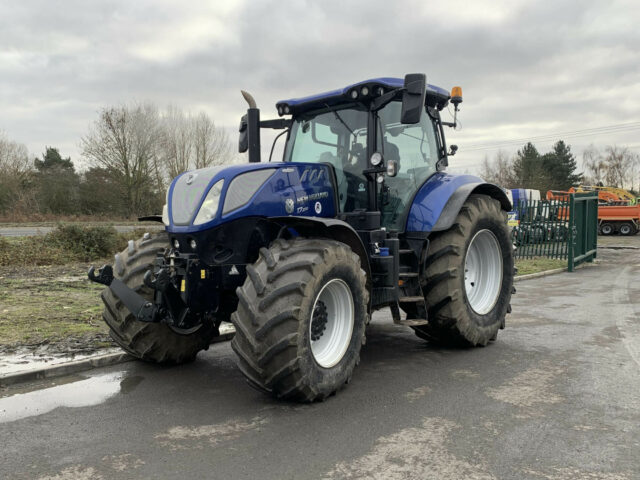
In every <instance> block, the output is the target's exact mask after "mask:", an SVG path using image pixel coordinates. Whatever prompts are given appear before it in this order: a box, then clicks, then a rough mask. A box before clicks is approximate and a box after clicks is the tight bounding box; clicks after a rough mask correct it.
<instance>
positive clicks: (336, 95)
mask: <svg viewBox="0 0 640 480" xmlns="http://www.w3.org/2000/svg"><path fill="white" fill-rule="evenodd" d="M403 86H404V80H403V79H402V78H393V77H381V78H372V79H370V80H363V81H362V82H358V83H354V84H352V85H347V86H346V87H344V88H339V89H336V90H331V91H329V92H324V93H318V94H315V95H310V96H308V97H300V98H290V99H288V100H280V101H279V102H278V103H276V108H277V110H278V115H280V116H282V115H287V114H298V113H303V112H306V111H309V110H313V109H316V108H320V107H323V106H326V105H330V106H334V105H339V104H341V103H352V102H358V101H362V100H364V99H366V98H375V97H376V96H379V95H382V94H383V93H387V92H389V91H391V90H399V89H400V88H402V87H403ZM363 87H366V88H367V89H368V93H367V95H363V94H362V92H363ZM426 90H427V91H426V94H427V95H426V104H427V105H429V106H432V107H437V108H438V109H439V110H441V109H442V108H444V107H445V106H446V105H447V103H448V101H449V98H450V95H449V92H447V91H446V90H445V89H444V88H440V87H437V86H435V85H430V84H427V89H426ZM365 91H366V90H365ZM352 92H357V96H356V97H352V94H353V93H352Z"/></svg>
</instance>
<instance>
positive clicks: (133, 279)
mask: <svg viewBox="0 0 640 480" xmlns="http://www.w3.org/2000/svg"><path fill="white" fill-rule="evenodd" d="M168 247H169V238H168V236H167V234H166V233H165V232H161V233H157V234H154V235H150V234H148V233H147V234H145V236H144V237H143V238H142V239H140V240H138V241H137V242H134V241H133V240H129V245H128V247H127V248H126V249H125V250H124V251H122V252H120V253H119V254H117V255H116V258H115V265H114V267H115V268H114V273H115V276H116V278H119V279H120V280H122V281H123V282H124V283H125V284H126V285H127V286H128V287H129V288H132V289H133V290H135V291H137V292H138V294H140V295H141V296H142V297H144V298H146V299H147V300H149V301H152V300H153V290H151V289H150V288H149V287H147V286H146V285H144V283H143V278H144V274H145V273H146V272H147V271H148V270H152V268H153V262H154V260H155V258H156V255H157V254H158V253H159V252H162V251H164V249H165V248H168ZM101 297H102V301H103V302H104V305H105V309H104V312H103V314H102V318H103V319H104V321H105V322H106V323H107V325H108V326H109V329H110V334H111V338H113V340H114V341H115V342H116V343H117V344H118V345H120V347H122V348H123V349H124V350H125V351H127V352H128V353H130V354H131V355H133V356H134V357H136V358H138V359H140V360H145V361H148V362H153V363H162V364H179V363H185V362H190V361H192V360H194V359H195V358H196V354H197V353H198V352H199V351H200V350H203V349H206V348H208V346H209V344H210V343H211V339H212V338H213V337H214V335H215V334H216V333H217V329H216V328H215V326H214V325H213V323H212V322H208V323H206V324H202V325H201V326H200V328H198V329H196V330H195V331H190V332H189V333H188V334H184V333H182V332H178V331H176V330H173V329H172V328H171V327H169V326H167V325H165V324H161V323H147V322H141V321H139V320H137V319H136V318H135V317H134V316H133V314H132V313H131V312H130V311H129V310H128V309H127V307H125V306H124V304H123V303H122V302H121V301H120V300H119V299H118V298H117V297H116V296H115V295H113V293H111V290H109V289H108V288H106V289H105V290H103V292H102V295H101Z"/></svg>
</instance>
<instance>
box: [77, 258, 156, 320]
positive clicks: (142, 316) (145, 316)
mask: <svg viewBox="0 0 640 480" xmlns="http://www.w3.org/2000/svg"><path fill="white" fill-rule="evenodd" d="M88 276H89V280H91V281H92V282H96V283H100V284H102V285H106V286H107V287H109V290H111V292H112V293H113V294H114V295H115V296H116V297H117V298H119V299H120V301H121V302H122V303H123V304H124V306H125V307H127V309H128V310H129V311H130V312H131V313H132V314H133V316H134V317H136V319H137V320H140V321H141V322H158V321H160V318H159V315H158V312H159V309H158V307H156V306H155V305H154V304H153V303H151V302H150V301H148V300H146V299H145V298H143V297H141V296H140V295H138V294H137V293H136V292H135V291H133V290H131V289H130V288H129V287H127V285H126V284H125V283H124V282H122V281H121V280H119V279H117V278H115V277H114V276H113V267H112V266H111V265H104V266H103V267H102V268H100V269H99V270H98V274H97V275H96V272H95V268H94V267H93V266H91V268H89V272H88Z"/></svg>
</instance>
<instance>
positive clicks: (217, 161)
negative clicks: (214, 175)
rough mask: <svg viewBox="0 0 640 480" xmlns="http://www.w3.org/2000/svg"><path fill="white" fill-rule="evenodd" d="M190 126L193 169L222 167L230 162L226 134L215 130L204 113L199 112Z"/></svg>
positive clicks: (228, 143) (230, 153) (230, 150)
mask: <svg viewBox="0 0 640 480" xmlns="http://www.w3.org/2000/svg"><path fill="white" fill-rule="evenodd" d="M192 125H193V134H194V135H193V137H194V147H195V148H194V150H195V151H194V153H195V156H194V167H195V168H203V167H208V166H211V165H222V164H225V163H229V162H230V161H231V160H232V158H233V155H232V147H231V142H230V141H229V137H228V135H227V133H226V132H225V131H224V130H222V129H220V128H216V126H215V124H214V122H213V120H211V118H209V116H208V115H207V114H206V113H204V112H200V113H199V114H198V115H197V116H196V117H195V118H194V119H193V121H192Z"/></svg>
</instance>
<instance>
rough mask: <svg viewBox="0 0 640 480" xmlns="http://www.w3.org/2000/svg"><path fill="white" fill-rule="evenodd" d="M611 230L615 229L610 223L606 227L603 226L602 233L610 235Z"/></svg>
mask: <svg viewBox="0 0 640 480" xmlns="http://www.w3.org/2000/svg"><path fill="white" fill-rule="evenodd" d="M611 230H613V229H612V228H611V227H610V226H609V225H605V226H604V227H602V233H604V234H605V235H609V234H610V233H611Z"/></svg>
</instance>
